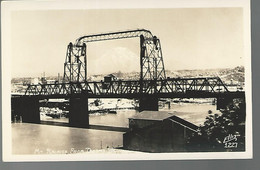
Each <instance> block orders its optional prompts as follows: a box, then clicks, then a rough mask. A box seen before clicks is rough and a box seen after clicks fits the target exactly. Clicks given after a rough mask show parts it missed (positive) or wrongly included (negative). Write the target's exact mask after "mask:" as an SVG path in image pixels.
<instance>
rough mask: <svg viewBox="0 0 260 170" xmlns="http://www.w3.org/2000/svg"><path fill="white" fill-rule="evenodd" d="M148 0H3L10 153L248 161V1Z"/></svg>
mask: <svg viewBox="0 0 260 170" xmlns="http://www.w3.org/2000/svg"><path fill="white" fill-rule="evenodd" d="M152 2H153V3H147V2H138V1H133V2H130V1H129V2H127V3H117V1H110V2H109V1H106V2H105V1H101V0H100V1H75V2H74V3H73V2H72V1H65V2H64V3H61V2H59V1H49V2H41V1H19V2H18V1H13V2H7V1H6V2H2V4H1V5H2V11H1V13H2V21H3V24H2V32H1V34H2V87H3V88H2V89H3V90H2V99H3V100H2V106H3V110H2V122H1V123H2V127H3V140H2V141H3V158H4V161H9V162H12V161H93V160H94V161H103V160H169V159H170V160H176V159H177V160H187V159H248V158H252V147H253V146H252V103H251V95H252V94H251V93H252V92H251V52H250V49H251V46H250V45H251V44H250V43H251V42H250V1H249V0H238V1H236V2H234V1H232V0H228V1H226V2H225V3H224V2H223V1H221V2H219V1H215V0H213V1H210V2H209V1H208V2H207V3H205V1H198V3H197V4H194V3H193V2H192V1H190V0H188V1H186V2H185V3H184V2H182V1H177V0H176V1H162V2H161V3H160V2H159V1H152ZM199 2H201V3H199Z"/></svg>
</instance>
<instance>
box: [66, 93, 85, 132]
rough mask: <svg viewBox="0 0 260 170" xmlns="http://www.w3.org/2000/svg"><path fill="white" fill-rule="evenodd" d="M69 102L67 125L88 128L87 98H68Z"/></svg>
mask: <svg viewBox="0 0 260 170" xmlns="http://www.w3.org/2000/svg"><path fill="white" fill-rule="evenodd" d="M69 104H70V106H69V126H72V127H79V128H88V127H89V113H88V98H86V97H82V98H70V103H69Z"/></svg>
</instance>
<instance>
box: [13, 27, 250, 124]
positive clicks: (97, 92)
mask: <svg viewBox="0 0 260 170" xmlns="http://www.w3.org/2000/svg"><path fill="white" fill-rule="evenodd" d="M136 37H138V38H140V78H139V79H138V80H116V81H115V80H111V81H110V80H109V81H107V80H106V81H100V82H89V81H87V43H91V42H95V41H105V40H116V39H125V38H136ZM244 97H245V93H244V92H243V91H236V92H231V91H229V90H228V88H227V86H226V85H225V84H224V83H223V82H222V81H221V79H220V78H219V77H200V78H167V77H166V74H165V69H164V62H163V55H162V48H161V43H160V40H159V39H158V38H157V37H156V36H153V35H152V33H151V32H150V31H148V30H144V29H138V30H131V31H123V32H112V33H104V34H96V35H88V36H82V37H80V38H78V39H77V40H76V42H75V43H74V44H73V43H69V45H68V47H67V53H66V59H65V63H64V75H63V82H62V83H55V84H38V85H28V88H27V90H26V92H25V95H23V96H20V97H17V96H16V97H15V96H13V97H12V115H21V116H22V118H23V121H24V122H28V123H39V122H40V113H39V107H40V106H39V101H40V100H41V99H49V98H67V99H69V125H70V126H74V127H87V128H88V127H89V117H88V114H89V112H88V98H134V99H138V100H139V111H143V110H154V111H155V110H158V99H159V98H216V99H217V108H219V109H221V108H225V107H226V106H227V105H228V104H229V103H230V101H231V100H233V99H234V98H244ZM24 106H26V107H24Z"/></svg>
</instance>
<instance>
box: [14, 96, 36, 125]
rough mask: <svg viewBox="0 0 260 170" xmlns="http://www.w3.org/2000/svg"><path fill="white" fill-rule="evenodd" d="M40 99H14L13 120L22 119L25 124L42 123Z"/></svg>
mask: <svg viewBox="0 0 260 170" xmlns="http://www.w3.org/2000/svg"><path fill="white" fill-rule="evenodd" d="M39 107H40V106H39V99H37V98H30V97H21V98H14V99H12V119H13V121H14V119H15V118H14V117H15V116H18V117H20V116H21V117H22V122H24V123H40V110H39Z"/></svg>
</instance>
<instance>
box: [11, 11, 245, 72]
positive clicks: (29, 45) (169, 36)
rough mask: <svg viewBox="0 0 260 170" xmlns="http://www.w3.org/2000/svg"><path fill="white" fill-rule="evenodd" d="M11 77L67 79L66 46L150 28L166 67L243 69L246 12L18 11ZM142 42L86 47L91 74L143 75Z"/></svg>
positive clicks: (13, 31)
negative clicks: (85, 38) (87, 38)
mask: <svg viewBox="0 0 260 170" xmlns="http://www.w3.org/2000/svg"><path fill="white" fill-rule="evenodd" d="M11 17H12V18H11V51H12V56H11V59H12V77H22V76H42V74H43V72H45V75H46V76H50V75H58V73H60V74H61V75H63V68H64V61H65V57H66V50H67V45H68V44H69V43H70V42H73V43H74V42H75V40H76V39H77V38H79V37H81V36H83V35H90V34H98V33H107V32H115V31H125V30H133V29H137V28H139V29H147V30H150V31H151V32H152V34H153V35H155V36H157V37H158V38H159V39H160V42H161V46H162V53H163V60H164V65H165V69H167V70H180V69H210V68H232V67H236V66H240V65H244V40H243V37H244V35H243V34H244V30H243V10H242V8H179V9H178V8H171V9H88V10H38V11H29V10H27V11H14V12H12V16H11ZM139 56H140V49H139V39H138V38H131V39H122V40H109V41H102V42H93V43H88V44H87V62H88V66H87V68H88V75H91V74H100V73H112V72H117V71H122V72H132V71H140V63H139Z"/></svg>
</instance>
